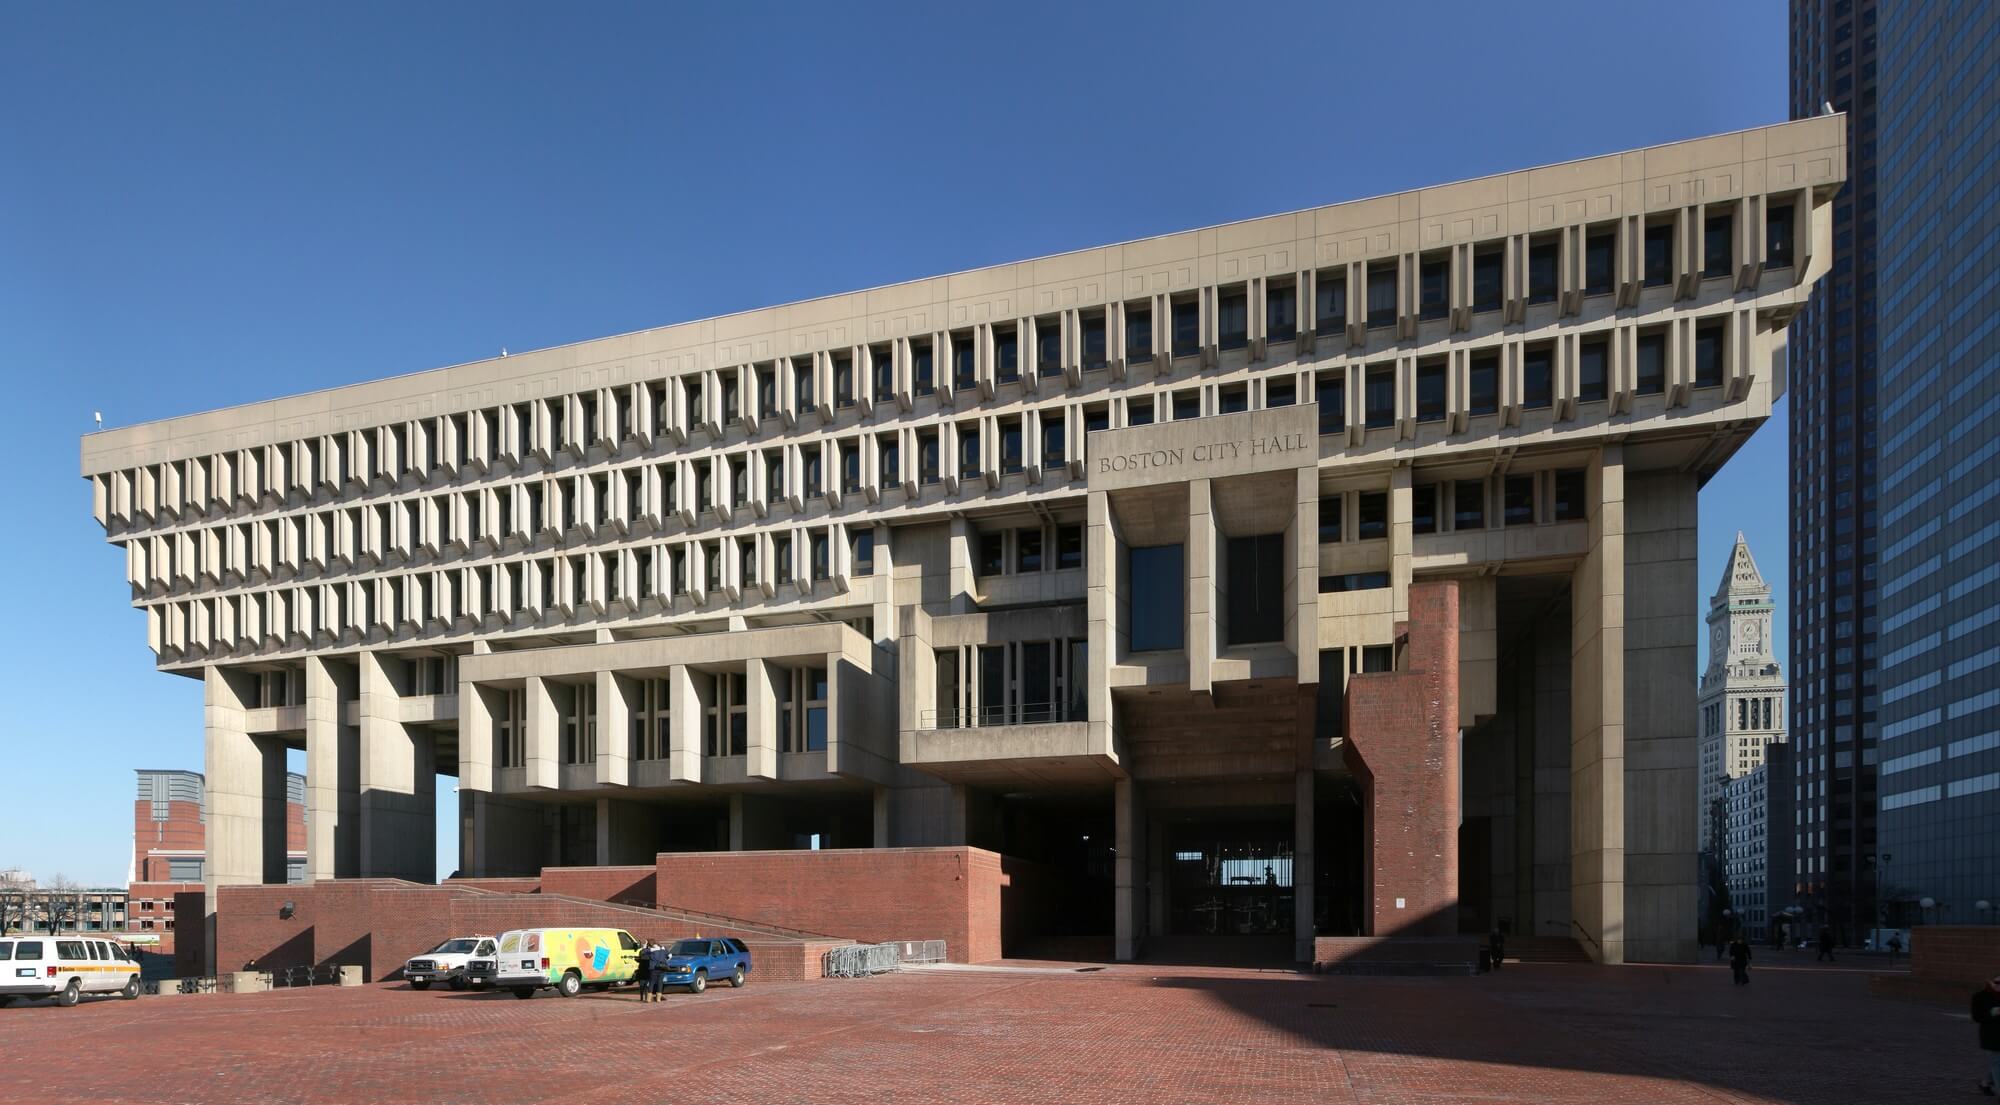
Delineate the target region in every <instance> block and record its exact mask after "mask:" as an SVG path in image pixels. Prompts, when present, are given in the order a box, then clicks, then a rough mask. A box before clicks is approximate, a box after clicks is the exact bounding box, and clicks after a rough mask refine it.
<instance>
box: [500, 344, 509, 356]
mask: <svg viewBox="0 0 2000 1105" xmlns="http://www.w3.org/2000/svg"><path fill="white" fill-rule="evenodd" d="M500 355H501V356H502V357H504V356H506V355H507V347H506V346H504V345H503V346H501V347H500Z"/></svg>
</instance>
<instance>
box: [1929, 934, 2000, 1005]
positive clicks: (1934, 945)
mask: <svg viewBox="0 0 2000 1105" xmlns="http://www.w3.org/2000/svg"><path fill="white" fill-rule="evenodd" d="M1996 974H2000V926H1995V925H1918V926H1916V927H1915V928H1912V929H1911V930H1910V975H1911V977H1912V978H1918V979H1922V980H1924V981H1927V982H1940V983H1955V984H1959V985H1961V986H1963V987H1964V989H1965V992H1966V993H1967V994H1970V993H1972V991H1974V990H1977V989H1978V988H1979V987H1980V986H1982V985H1984V984H1985V982H1986V980H1987V979H1989V978H1992V977H1993V976H1994V975H1996Z"/></svg>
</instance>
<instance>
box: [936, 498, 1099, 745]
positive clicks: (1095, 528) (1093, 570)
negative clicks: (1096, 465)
mask: <svg viewBox="0 0 2000 1105" xmlns="http://www.w3.org/2000/svg"><path fill="white" fill-rule="evenodd" d="M1087 510H1088V512H1089V514H1088V528H1087V530H1086V532H1085V549H1084V574H1085V577H1086V578H1085V588H1084V600H1085V603H1086V610H1087V616H1088V618H1089V632H1090V645H1089V651H1088V655H1087V657H1086V659H1087V661H1088V663H1089V665H1090V682H1089V685H1088V686H1087V687H1086V689H1085V692H1084V693H1085V694H1086V696H1087V698H1086V702H1085V708H1086V709H1087V710H1088V712H1089V714H1090V748H1091V750H1092V751H1093V752H1096V753H1097V754H1098V755H1101V756H1112V757H1115V756H1116V755H1117V754H1118V748H1117V744H1116V738H1115V735H1114V733H1113V731H1112V727H1111V666H1112V665H1113V664H1115V663H1117V662H1118V660H1119V658H1120V657H1122V656H1123V655H1124V654H1125V651H1126V648H1125V641H1126V638H1125V632H1126V631H1125V627H1126V625H1128V624H1130V623H1129V620H1128V609H1127V603H1128V602H1129V599H1128V598H1127V596H1126V594H1125V588H1124V587H1123V586H1122V585H1121V583H1120V579H1119V576H1120V571H1119V557H1120V549H1119V534H1118V521H1117V517H1116V516H1115V515H1114V514H1113V513H1112V511H1111V500H1110V498H1109V497H1108V496H1107V495H1105V493H1104V492H1102V491H1093V492H1091V493H1090V497H1089V499H1088V507H1087ZM938 707H939V709H943V708H944V707H945V704H944V703H939V704H938Z"/></svg>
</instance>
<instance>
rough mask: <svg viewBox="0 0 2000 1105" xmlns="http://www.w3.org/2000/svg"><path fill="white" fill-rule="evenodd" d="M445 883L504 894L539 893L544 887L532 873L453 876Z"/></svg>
mask: <svg viewBox="0 0 2000 1105" xmlns="http://www.w3.org/2000/svg"><path fill="white" fill-rule="evenodd" d="M444 885H446V886H470V887H474V888H476V889H479V890H496V891H499V892H500V893H502V894H538V893H540V892H541V889H542V880H541V879H539V878H536V877H534V876H532V875H531V876H526V877H521V878H494V879H466V878H452V879H446V880H445V881H444Z"/></svg>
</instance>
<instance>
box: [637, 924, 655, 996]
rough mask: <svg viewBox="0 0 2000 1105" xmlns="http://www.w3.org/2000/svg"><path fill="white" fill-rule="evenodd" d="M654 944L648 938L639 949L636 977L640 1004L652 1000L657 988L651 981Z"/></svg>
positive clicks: (652, 976)
mask: <svg viewBox="0 0 2000 1105" xmlns="http://www.w3.org/2000/svg"><path fill="white" fill-rule="evenodd" d="M656 946H657V945H655V944H654V943H653V942H652V941H651V940H648V941H646V946H645V947H643V948H640V949H639V961H638V973H637V976H636V977H637V978H638V981H639V1003H640V1004H642V1005H643V1004H645V1003H646V1002H649V1001H652V1000H653V994H654V993H655V992H656V990H657V987H656V986H655V985H654V983H653V978H654V974H653V949H654V947H656Z"/></svg>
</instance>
